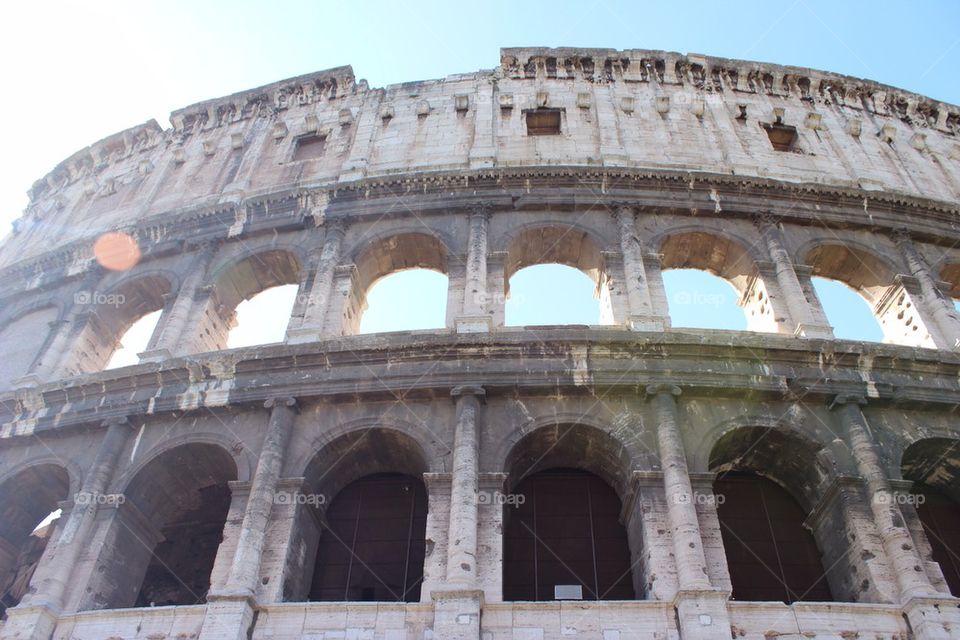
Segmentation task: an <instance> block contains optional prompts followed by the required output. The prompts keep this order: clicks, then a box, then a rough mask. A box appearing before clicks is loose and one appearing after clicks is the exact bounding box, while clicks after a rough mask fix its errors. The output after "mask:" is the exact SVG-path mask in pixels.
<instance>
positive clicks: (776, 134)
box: [762, 122, 797, 151]
mask: <svg viewBox="0 0 960 640" xmlns="http://www.w3.org/2000/svg"><path fill="white" fill-rule="evenodd" d="M762 126H763V129H764V131H766V132H767V137H768V138H769V139H770V144H771V145H773V148H774V149H776V150H777V151H793V148H794V145H795V144H796V142H797V128H796V127H793V126H790V125H788V124H781V123H776V122H775V123H773V124H768V123H763V124H762Z"/></svg>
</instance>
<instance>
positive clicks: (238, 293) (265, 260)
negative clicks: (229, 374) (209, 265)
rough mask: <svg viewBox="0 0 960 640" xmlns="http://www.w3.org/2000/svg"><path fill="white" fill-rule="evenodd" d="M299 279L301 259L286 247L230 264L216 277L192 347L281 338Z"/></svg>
mask: <svg viewBox="0 0 960 640" xmlns="http://www.w3.org/2000/svg"><path fill="white" fill-rule="evenodd" d="M299 283H300V261H299V260H298V259H297V257H296V256H295V255H294V254H293V253H291V252H290V251H285V250H282V249H272V250H269V251H262V252H260V253H256V254H253V255H251V256H248V257H246V258H243V259H242V260H239V261H237V262H235V263H233V264H231V265H230V266H229V267H227V268H226V269H224V270H222V271H221V272H220V273H219V274H218V275H217V276H216V278H215V285H214V287H213V291H212V292H211V293H210V297H209V299H208V301H207V304H206V306H205V307H204V309H203V315H202V317H201V319H200V322H199V326H198V331H197V333H196V335H193V336H191V338H190V339H191V340H192V341H193V347H192V349H191V351H197V352H204V351H220V350H222V349H228V348H235V347H241V346H252V345H257V344H268V343H271V342H282V341H283V334H284V332H285V331H286V328H287V323H288V322H289V321H290V314H291V309H292V307H293V304H294V301H295V300H296V295H297V286H298V285H299ZM288 285H289V286H288ZM258 294H263V295H262V296H258ZM254 298H256V300H254ZM245 302H246V303H247V304H244V303H245ZM241 305H243V308H242V309H241ZM241 311H242V312H243V316H242V317H241V316H240V313H241ZM281 327H282V328H281ZM278 336H279V337H278Z"/></svg>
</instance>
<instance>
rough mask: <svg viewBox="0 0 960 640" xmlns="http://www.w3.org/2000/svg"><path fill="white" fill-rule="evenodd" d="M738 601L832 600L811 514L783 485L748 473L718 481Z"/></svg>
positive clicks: (720, 514)
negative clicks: (809, 524) (808, 523)
mask: <svg viewBox="0 0 960 640" xmlns="http://www.w3.org/2000/svg"><path fill="white" fill-rule="evenodd" d="M714 494H715V495H716V496H722V499H718V507H717V516H718V518H719V520H720V532H721V535H722V537H723V548H724V550H725V552H726V555H727V567H728V569H729V571H730V582H731V584H732V585H733V598H734V599H735V600H756V601H778V600H779V601H781V602H785V603H787V604H790V603H793V602H797V601H813V602H829V601H832V600H833V596H832V594H831V593H830V586H829V585H828V583H827V578H826V574H825V572H824V567H823V563H822V562H821V559H820V551H819V549H818V548H817V543H816V541H815V540H814V537H813V535H812V534H811V533H810V532H809V531H808V530H807V529H805V528H804V524H803V523H804V520H805V519H806V516H807V513H806V511H804V510H803V508H802V507H801V506H800V504H799V503H798V502H797V501H796V500H794V499H793V497H792V496H791V495H790V494H789V493H787V492H786V491H785V490H784V489H783V487H781V486H780V485H778V484H776V483H775V482H772V481H771V480H768V479H767V478H764V477H763V476H760V475H757V474H754V473H749V472H746V473H745V472H727V473H724V474H722V475H721V476H720V477H719V478H717V480H716V482H715V483H714Z"/></svg>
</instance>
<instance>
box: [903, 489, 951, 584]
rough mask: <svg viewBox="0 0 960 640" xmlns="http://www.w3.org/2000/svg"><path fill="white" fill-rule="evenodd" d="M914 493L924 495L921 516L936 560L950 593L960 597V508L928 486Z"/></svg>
mask: <svg viewBox="0 0 960 640" xmlns="http://www.w3.org/2000/svg"><path fill="white" fill-rule="evenodd" d="M913 492H914V494H915V495H918V496H923V500H922V502H921V501H920V500H918V501H917V515H919V516H920V522H922V523H923V532H924V533H925V534H927V540H928V541H929V542H930V548H931V549H932V550H933V559H934V560H935V561H936V562H937V563H938V564H939V565H940V571H942V572H943V577H944V579H945V580H946V581H947V586H949V587H950V593H952V594H953V595H955V596H960V505H957V503H956V502H954V501H953V500H951V499H950V498H948V497H947V496H945V495H943V494H942V493H940V492H939V491H937V490H936V489H934V488H933V487H930V486H927V485H924V484H920V483H917V484H915V485H914V490H913Z"/></svg>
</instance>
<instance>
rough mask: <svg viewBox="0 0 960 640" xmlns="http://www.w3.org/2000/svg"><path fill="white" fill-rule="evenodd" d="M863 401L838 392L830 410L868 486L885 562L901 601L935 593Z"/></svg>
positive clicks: (871, 508)
mask: <svg viewBox="0 0 960 640" xmlns="http://www.w3.org/2000/svg"><path fill="white" fill-rule="evenodd" d="M864 404H866V400H865V399H864V398H863V397H862V396H857V395H838V396H837V397H836V398H835V399H834V401H833V403H832V404H831V407H830V408H831V409H832V410H833V411H834V412H835V413H836V414H837V416H838V418H839V420H840V423H841V426H842V429H843V433H844V435H845V437H846V441H847V444H848V445H849V447H850V451H851V453H852V455H853V458H854V460H855V461H856V464H857V470H858V471H859V473H860V475H861V476H862V477H863V479H864V481H865V482H866V486H867V497H868V499H869V500H870V510H871V512H872V513H873V519H874V522H875V523H876V526H877V529H878V530H879V533H880V537H881V539H882V540H883V549H884V551H885V552H886V555H887V561H888V562H889V563H890V564H891V566H892V567H893V571H894V574H895V575H896V579H897V587H898V590H899V597H900V601H901V602H906V601H908V600H910V599H911V598H914V597H923V596H931V595H935V594H936V591H935V590H934V589H933V587H932V586H931V585H930V581H929V580H928V579H927V576H926V573H925V572H924V568H923V560H922V559H921V558H920V555H919V554H918V553H917V550H916V548H915V547H914V545H913V539H912V538H911V537H910V532H909V531H908V530H907V527H906V524H905V522H904V519H903V514H901V513H900V508H899V507H898V506H897V503H896V500H895V499H894V494H893V490H892V489H891V487H890V482H889V480H888V479H887V477H886V474H885V473H884V471H883V465H882V463H881V462H880V456H879V454H878V453H877V451H876V449H875V448H874V444H873V438H872V436H871V434H870V430H869V428H868V426H867V423H866V419H865V418H864V415H863V412H862V411H861V410H860V406H861V405H864Z"/></svg>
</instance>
